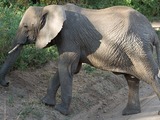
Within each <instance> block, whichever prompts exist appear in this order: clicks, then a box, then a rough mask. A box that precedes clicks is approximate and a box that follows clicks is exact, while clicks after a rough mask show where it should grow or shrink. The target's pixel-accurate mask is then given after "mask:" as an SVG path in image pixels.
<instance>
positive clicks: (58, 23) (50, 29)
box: [36, 5, 66, 48]
mask: <svg viewBox="0 0 160 120" xmlns="http://www.w3.org/2000/svg"><path fill="white" fill-rule="evenodd" d="M65 20H66V14H65V11H64V10H63V8H62V6H58V5H49V6H46V7H44V8H43V11H42V17H41V20H40V24H41V25H40V31H39V33H38V35H37V40H36V47H37V48H44V47H45V46H46V45H47V44H48V43H49V42H51V40H52V39H54V38H55V37H56V36H57V34H58V33H59V32H60V31H61V29H62V27H63V23H64V21H65Z"/></svg>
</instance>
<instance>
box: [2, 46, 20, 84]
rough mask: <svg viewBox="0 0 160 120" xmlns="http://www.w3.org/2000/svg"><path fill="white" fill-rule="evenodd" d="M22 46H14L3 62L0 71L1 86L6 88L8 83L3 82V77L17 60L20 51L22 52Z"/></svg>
mask: <svg viewBox="0 0 160 120" xmlns="http://www.w3.org/2000/svg"><path fill="white" fill-rule="evenodd" d="M22 48H23V45H16V46H15V47H13V49H12V50H11V51H10V52H9V54H8V56H7V59H6V60H5V62H4V64H3V65H2V67H1V69H0V84H1V85H2V86H5V87H6V86H8V85H9V82H8V81H6V80H5V76H6V74H7V72H8V71H9V70H10V68H11V67H12V66H13V64H14V63H15V61H16V60H17V58H18V56H19V54H20V51H21V50H22Z"/></svg>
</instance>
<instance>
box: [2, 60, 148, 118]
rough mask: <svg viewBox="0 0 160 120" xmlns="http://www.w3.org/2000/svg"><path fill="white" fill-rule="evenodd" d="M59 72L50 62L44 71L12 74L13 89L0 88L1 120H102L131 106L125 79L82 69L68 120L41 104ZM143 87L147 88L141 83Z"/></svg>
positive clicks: (8, 77) (75, 87)
mask: <svg viewBox="0 0 160 120" xmlns="http://www.w3.org/2000/svg"><path fill="white" fill-rule="evenodd" d="M56 69H57V64H56V62H49V63H47V64H46V65H44V67H43V68H39V69H29V70H26V71H18V70H16V71H12V72H10V73H9V74H8V75H7V77H6V79H8V80H9V81H10V86H9V87H6V88H4V87H0V120H101V119H102V118H101V117H100V115H102V114H103V115H104V114H108V113H110V112H112V110H113V109H114V108H116V107H117V106H118V105H120V104H122V103H124V102H125V103H127V94H128V93H127V92H128V88H127V87H126V86H127V83H126V80H125V79H124V77H123V76H122V75H118V76H116V75H114V74H112V73H110V72H104V71H101V70H96V71H94V72H91V73H86V71H85V70H84V68H82V70H81V71H80V73H79V74H77V75H75V76H74V83H73V99H72V104H71V110H70V111H71V112H70V115H68V116H64V115H62V114H60V113H59V112H57V111H55V110H54V107H51V106H46V105H44V104H42V103H41V98H42V97H43V96H44V95H45V94H46V89H47V85H48V81H49V79H50V78H51V77H52V76H53V75H54V73H55V71H56ZM143 86H146V85H145V84H144V83H141V87H143ZM150 89H151V88H150V87H147V88H145V89H144V91H146V90H148V91H149V92H147V95H149V94H151V92H150ZM142 90H143V89H142ZM140 95H141V96H143V95H144V94H140ZM60 97H61V96H60V90H59V91H58V94H57V97H56V99H57V102H60ZM122 110H123V108H122V109H120V111H122ZM104 120H107V116H106V118H104Z"/></svg>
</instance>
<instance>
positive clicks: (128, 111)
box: [122, 106, 141, 115]
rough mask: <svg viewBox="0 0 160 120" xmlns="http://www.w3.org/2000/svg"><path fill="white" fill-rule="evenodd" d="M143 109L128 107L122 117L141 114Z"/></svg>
mask: <svg viewBox="0 0 160 120" xmlns="http://www.w3.org/2000/svg"><path fill="white" fill-rule="evenodd" d="M140 112H141V109H140V107H135V106H134V107H131V106H130V107H128V106H127V107H126V108H125V109H124V110H123V111H122V115H132V114H137V113H140Z"/></svg>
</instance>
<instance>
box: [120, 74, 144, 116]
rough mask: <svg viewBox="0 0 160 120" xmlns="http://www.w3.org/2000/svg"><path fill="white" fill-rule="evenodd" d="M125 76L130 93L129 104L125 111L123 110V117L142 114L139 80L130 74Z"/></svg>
mask: <svg viewBox="0 0 160 120" xmlns="http://www.w3.org/2000/svg"><path fill="white" fill-rule="evenodd" d="M124 76H125V78H126V80H127V83H128V87H129V93H128V103H127V106H126V107H125V109H124V110H123V112H122V115H131V114H137V113H140V112H141V108H140V101H139V79H137V78H135V77H132V76H131V75H129V74H125V75H124Z"/></svg>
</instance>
